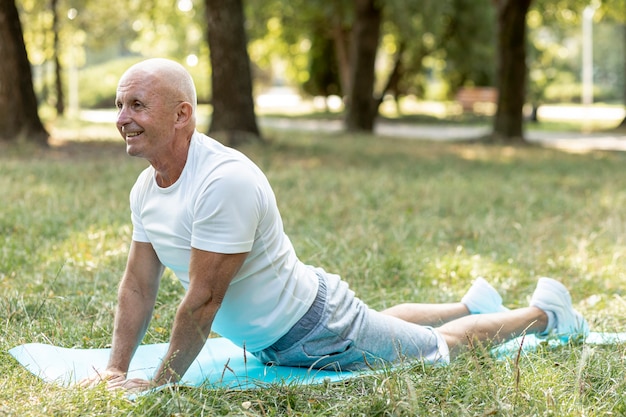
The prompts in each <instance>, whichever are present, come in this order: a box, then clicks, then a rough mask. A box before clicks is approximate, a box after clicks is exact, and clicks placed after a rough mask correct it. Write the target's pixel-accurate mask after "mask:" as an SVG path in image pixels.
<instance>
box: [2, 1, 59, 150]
mask: <svg viewBox="0 0 626 417" xmlns="http://www.w3.org/2000/svg"><path fill="white" fill-rule="evenodd" d="M0 56H2V59H0V140H4V141H18V140H20V139H23V140H28V141H31V142H34V143H37V144H42V145H46V144H47V143H48V132H46V129H45V128H44V126H43V124H42V123H41V119H40V118H39V114H38V112H37V98H36V97H35V91H34V89H33V79H32V72H31V68H30V62H29V61H28V55H27V53H26V46H25V45H24V37H23V33H22V24H21V22H20V17H19V14H18V11H17V7H16V5H15V1H14V0H0Z"/></svg>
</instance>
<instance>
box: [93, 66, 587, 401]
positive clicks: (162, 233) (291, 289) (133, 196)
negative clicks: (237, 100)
mask: <svg viewBox="0 0 626 417" xmlns="http://www.w3.org/2000/svg"><path fill="white" fill-rule="evenodd" d="M116 106H117V109H118V118H117V128H118V130H119V132H120V134H121V135H122V137H123V138H124V141H125V142H126V150H127V152H128V154H129V155H131V156H137V157H141V158H145V159H146V160H148V161H149V162H150V166H149V167H148V168H147V169H146V170H145V171H144V172H142V173H141V174H140V176H139V178H138V179H137V182H136V183H135V185H134V187H133V188H132V191H131V193H130V206H131V213H132V223H133V235H132V242H131V246H130V251H129V255H128V262H127V266H126V270H125V272H124V275H123V277H122V280H121V283H120V286H119V290H118V306H117V311H116V317H115V324H114V332H113V342H112V349H111V356H110V359H109V363H108V367H107V369H106V370H105V371H104V372H100V373H99V374H98V375H95V376H94V377H93V378H90V379H88V380H86V381H83V384H84V385H92V384H95V383H98V382H100V381H106V382H107V385H108V387H109V388H126V389H133V390H141V389H147V388H150V387H153V386H159V385H162V384H166V383H172V382H177V381H178V380H179V379H180V377H181V376H182V375H183V374H184V373H185V371H186V370H187V369H188V367H189V366H190V364H191V363H192V362H193V360H194V359H195V358H196V356H197V354H198V353H199V351H200V350H201V349H202V347H203V345H204V343H205V341H206V338H207V337H208V335H209V333H210V331H211V330H213V331H215V332H217V333H219V334H220V335H222V336H224V337H226V338H228V339H230V340H232V341H233V342H234V343H236V344H237V345H239V346H245V348H246V350H247V351H248V352H251V353H252V354H254V355H255V356H257V357H258V358H260V359H261V360H262V361H265V362H266V363H269V362H272V363H275V364H278V365H289V366H304V367H311V366H312V367H327V366H336V367H338V368H341V369H358V368H363V367H365V366H369V365H371V364H376V363H377V361H379V362H378V363H393V362H396V361H399V360H402V359H403V358H419V359H423V360H425V361H428V362H433V363H434V362H439V361H444V362H445V361H448V360H449V358H450V357H451V356H453V355H455V354H456V353H458V352H459V351H460V350H461V349H462V348H463V347H464V346H467V345H468V343H470V341H471V340H478V341H489V342H500V341H504V340H507V339H509V338H511V337H516V336H518V335H521V334H523V333H524V332H532V333H538V334H544V335H548V334H558V335H562V336H568V335H572V334H579V333H585V332H587V331H588V330H587V324H586V322H585V320H584V319H583V317H582V316H581V315H580V314H579V313H578V312H576V311H575V310H574V309H573V307H572V304H571V299H570V295H569V293H568V291H567V290H566V289H565V287H564V286H563V285H562V284H560V283H559V282H557V281H554V280H552V279H549V278H541V279H540V280H539V282H538V285H537V289H536V290H535V292H534V294H533V296H532V298H531V302H530V306H529V307H525V308H520V309H516V310H510V311H509V310H507V309H506V308H504V307H503V306H502V299H501V298H500V296H499V295H498V293H497V292H496V290H495V289H494V288H493V287H491V285H489V283H487V282H486V281H485V280H484V279H478V280H476V281H475V282H474V284H473V285H472V287H471V288H470V289H469V291H468V292H467V294H466V295H465V296H464V297H463V299H462V300H461V302H458V303H449V304H417V303H406V304H401V305H397V306H394V307H392V308H389V309H387V310H385V311H381V312H378V311H374V310H372V309H370V308H368V307H367V306H366V305H365V304H364V303H363V302H362V301H361V300H359V299H358V298H356V297H355V296H354V293H353V292H352V291H351V290H350V289H349V288H348V285H347V284H346V283H345V282H344V281H342V280H341V278H340V277H339V276H337V275H334V274H331V273H328V272H326V271H324V270H323V269H321V268H313V267H311V266H308V265H305V264H304V263H302V262H301V261H300V260H299V259H298V258H297V256H296V253H295V251H294V248H293V246H292V244H291V242H290V241H289V239H288V237H287V236H286V235H285V233H284V231H283V224H282V220H281V217H280V213H279V211H278V208H277V205H276V199H275V197H274V193H273V191H272V188H271V187H270V184H269V183H268V181H267V179H266V177H265V176H264V175H263V173H262V172H261V171H260V169H259V168H258V167H257V166H256V165H255V164H254V163H252V162H251V161H250V160H249V159H248V158H246V157H245V156H244V155H242V154H241V153H239V152H238V151H236V150H233V149H230V148H228V147H225V146H223V145H222V144H220V143H218V142H216V141H215V140H213V139H211V138H209V137H207V136H205V135H203V134H201V133H198V132H197V131H196V120H195V114H196V91H195V87H194V83H193V81H192V79H191V76H190V75H189V73H188V72H187V71H186V70H185V69H184V67H182V66H181V65H179V64H177V63H175V62H172V61H169V60H165V59H150V60H146V61H143V62H141V63H139V64H136V65H134V66H132V67H131V68H129V69H128V70H127V71H126V73H125V74H124V75H123V76H122V78H121V79H120V82H119V85H118V88H117V96H116ZM166 267H167V268H170V269H171V270H172V271H173V272H174V273H175V274H176V276H177V277H178V279H179V280H180V282H181V283H182V285H183V286H184V287H185V289H186V293H185V295H184V297H183V298H182V300H181V302H180V304H179V305H178V308H177V311H176V316H175V318H174V322H173V324H172V329H171V339H170V344H169V350H168V352H167V354H166V356H165V357H164V358H163V361H162V364H161V366H160V368H159V369H158V370H157V372H156V374H155V375H154V378H153V380H151V381H145V380H140V379H130V380H129V379H127V378H126V372H127V371H128V367H129V364H130V361H131V358H132V357H133V355H134V353H135V350H136V348H137V347H138V345H139V344H140V342H141V340H142V338H143V336H144V334H145V332H146V329H147V328H148V325H149V323H150V320H151V317H152V311H153V308H154V304H155V300H156V296H157V291H158V288H159V281H160V278H161V275H162V273H163V270H164V268H166ZM477 313H481V314H477ZM368 364H369V365H368Z"/></svg>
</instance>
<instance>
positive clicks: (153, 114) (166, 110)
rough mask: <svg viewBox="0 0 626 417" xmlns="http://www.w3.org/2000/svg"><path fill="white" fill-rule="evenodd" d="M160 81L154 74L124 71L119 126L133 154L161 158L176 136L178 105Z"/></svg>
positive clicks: (118, 100)
mask: <svg viewBox="0 0 626 417" xmlns="http://www.w3.org/2000/svg"><path fill="white" fill-rule="evenodd" d="M160 83H161V81H160V80H159V79H158V78H157V77H155V76H153V75H148V74H146V73H143V72H139V71H135V72H130V73H126V74H124V76H123V77H122V79H121V80H120V82H119V85H118V87H117V95H116V97H115V105H116V107H117V111H118V115H117V123H116V124H117V129H118V131H119V132H120V134H121V135H122V137H123V138H124V141H125V142H126V152H127V153H128V154H129V155H131V156H139V157H143V158H146V159H148V160H153V159H155V158H158V157H159V155H160V154H159V151H161V152H162V151H163V150H164V149H167V147H168V145H169V143H170V142H171V141H173V139H174V137H175V134H174V133H175V129H174V124H175V122H176V112H175V108H174V107H175V106H172V104H171V102H169V101H168V99H167V94H165V93H164V89H163V88H161V84H160ZM168 103H169V104H168Z"/></svg>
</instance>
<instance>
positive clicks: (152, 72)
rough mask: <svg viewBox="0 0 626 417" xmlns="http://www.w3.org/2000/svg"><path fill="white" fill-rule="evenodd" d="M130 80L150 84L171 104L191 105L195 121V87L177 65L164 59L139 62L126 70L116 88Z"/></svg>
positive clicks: (185, 72) (187, 73)
mask: <svg viewBox="0 0 626 417" xmlns="http://www.w3.org/2000/svg"><path fill="white" fill-rule="evenodd" d="M131 79H135V80H136V79H141V80H143V81H144V82H147V83H150V85H151V87H152V88H153V89H154V90H155V91H157V92H158V93H159V94H163V96H164V98H165V99H166V100H168V101H171V102H172V103H178V102H181V101H184V102H187V103H189V104H191V106H192V107H193V120H194V121H195V115H196V109H197V106H198V99H197V95H196V87H195V85H194V83H193V79H192V78H191V75H190V74H189V72H188V71H187V70H186V69H185V67H183V66H182V65H180V64H179V63H177V62H175V61H171V60H169V59H164V58H152V59H147V60H145V61H141V62H139V63H137V64H135V65H133V66H132V67H130V68H129V69H128V70H126V72H125V73H124V75H122V77H121V78H120V82H119V84H118V86H119V85H123V84H124V83H125V82H128V80H131ZM118 88H119V87H118Z"/></svg>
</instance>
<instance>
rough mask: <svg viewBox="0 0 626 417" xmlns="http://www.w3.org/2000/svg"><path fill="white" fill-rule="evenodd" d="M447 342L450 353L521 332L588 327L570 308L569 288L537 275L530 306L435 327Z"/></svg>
mask: <svg viewBox="0 0 626 417" xmlns="http://www.w3.org/2000/svg"><path fill="white" fill-rule="evenodd" d="M437 330H438V331H439V333H440V334H441V335H442V336H443V337H444V339H445V340H446V342H447V343H448V348H449V349H450V356H454V355H455V354H456V353H458V352H459V350H460V349H461V348H462V347H463V346H468V345H470V344H471V343H472V342H475V341H479V342H493V343H499V342H503V341H506V340H509V339H511V338H514V337H518V336H521V335H523V334H524V333H538V334H540V335H548V334H551V333H552V334H555V335H557V336H559V337H567V338H569V337H571V336H576V335H586V334H588V333H589V326H588V324H587V321H586V320H585V319H584V318H583V316H582V315H581V314H580V313H579V312H577V311H576V310H574V307H573V306H572V299H571V297H570V294H569V291H567V288H565V287H564V286H563V284H561V283H560V282H558V281H555V280H553V279H551V278H545V277H543V278H540V279H539V281H538V283H537V288H536V289H535V292H534V293H533V295H532V298H531V299H530V307H526V308H520V309H517V310H513V311H506V312H500V313H493V314H481V315H472V316H467V317H462V318H460V319H457V320H453V321H451V322H449V323H446V324H444V325H442V326H441V327H439V328H438V329H437Z"/></svg>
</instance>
